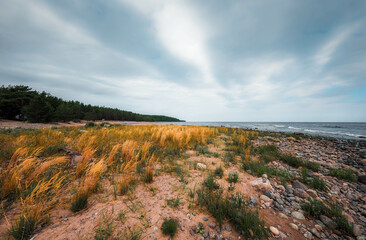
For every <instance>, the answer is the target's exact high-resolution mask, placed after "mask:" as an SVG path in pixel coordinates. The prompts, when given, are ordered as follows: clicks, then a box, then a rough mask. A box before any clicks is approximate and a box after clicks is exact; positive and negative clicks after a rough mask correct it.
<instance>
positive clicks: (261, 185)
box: [250, 178, 273, 191]
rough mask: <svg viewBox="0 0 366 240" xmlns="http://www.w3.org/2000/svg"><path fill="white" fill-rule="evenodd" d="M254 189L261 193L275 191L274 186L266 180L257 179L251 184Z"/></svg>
mask: <svg viewBox="0 0 366 240" xmlns="http://www.w3.org/2000/svg"><path fill="white" fill-rule="evenodd" d="M250 184H251V185H252V186H253V187H254V188H256V189H258V190H261V191H266V190H268V191H273V188H272V185H271V184H270V183H269V181H268V180H267V179H265V178H257V179H256V180H254V181H252V182H251V183H250Z"/></svg>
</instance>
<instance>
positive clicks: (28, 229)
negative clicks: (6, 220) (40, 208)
mask: <svg viewBox="0 0 366 240" xmlns="http://www.w3.org/2000/svg"><path fill="white" fill-rule="evenodd" d="M35 226H36V220H35V219H34V218H33V217H27V216H25V215H21V216H20V217H19V219H18V220H17V222H16V223H15V224H14V225H13V226H12V227H11V229H9V230H8V233H9V234H10V235H11V236H12V237H13V238H15V239H16V240H26V239H29V238H30V236H31V235H32V233H33V231H34V229H35Z"/></svg>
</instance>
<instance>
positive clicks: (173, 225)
mask: <svg viewBox="0 0 366 240" xmlns="http://www.w3.org/2000/svg"><path fill="white" fill-rule="evenodd" d="M177 229H178V221H177V220H175V219H173V218H169V219H167V218H165V219H164V222H163V223H162V224H161V231H162V232H163V234H164V235H168V236H170V237H174V235H175V234H176V233H177Z"/></svg>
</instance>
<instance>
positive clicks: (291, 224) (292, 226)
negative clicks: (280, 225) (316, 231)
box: [289, 223, 299, 231]
mask: <svg viewBox="0 0 366 240" xmlns="http://www.w3.org/2000/svg"><path fill="white" fill-rule="evenodd" d="M289 225H290V227H291V228H292V229H294V230H296V231H297V230H299V227H298V226H297V225H296V224H294V223H290V224H289Z"/></svg>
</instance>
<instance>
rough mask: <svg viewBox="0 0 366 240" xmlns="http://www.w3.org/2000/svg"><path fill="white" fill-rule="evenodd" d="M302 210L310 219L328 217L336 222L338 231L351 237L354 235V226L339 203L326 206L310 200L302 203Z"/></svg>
mask: <svg viewBox="0 0 366 240" xmlns="http://www.w3.org/2000/svg"><path fill="white" fill-rule="evenodd" d="M301 208H302V209H303V210H304V211H305V214H306V215H307V216H310V217H319V216H320V215H326V216H328V217H329V218H331V219H332V220H334V221H335V223H336V224H337V229H338V230H340V231H342V232H344V233H347V234H349V235H352V234H353V226H352V224H351V223H349V222H348V220H347V218H346V217H345V216H344V215H343V208H342V207H341V206H340V205H339V203H337V202H334V203H327V205H325V204H324V203H322V202H320V201H318V200H314V199H310V201H308V202H304V203H302V204H301Z"/></svg>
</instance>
